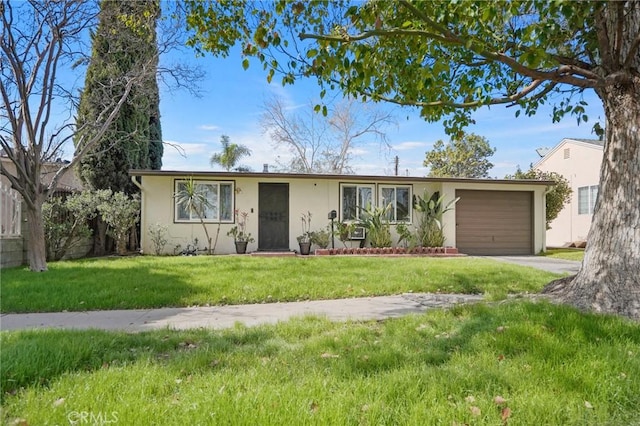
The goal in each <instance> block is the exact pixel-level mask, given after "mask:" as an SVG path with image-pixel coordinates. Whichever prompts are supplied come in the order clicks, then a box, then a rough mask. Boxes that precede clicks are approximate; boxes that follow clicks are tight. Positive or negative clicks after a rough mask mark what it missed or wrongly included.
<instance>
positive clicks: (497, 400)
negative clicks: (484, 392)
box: [493, 395, 507, 405]
mask: <svg viewBox="0 0 640 426" xmlns="http://www.w3.org/2000/svg"><path fill="white" fill-rule="evenodd" d="M493 402H495V403H496V404H498V405H502V404H504V403H505V402H507V400H506V399H504V398H503V397H501V396H500V395H498V396H496V397H495V398H493Z"/></svg>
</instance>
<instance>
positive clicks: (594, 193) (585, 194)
mask: <svg viewBox="0 0 640 426" xmlns="http://www.w3.org/2000/svg"><path fill="white" fill-rule="evenodd" d="M596 198H598V185H592V186H581V187H580V188H578V214H593V208H594V206H595V205H596Z"/></svg>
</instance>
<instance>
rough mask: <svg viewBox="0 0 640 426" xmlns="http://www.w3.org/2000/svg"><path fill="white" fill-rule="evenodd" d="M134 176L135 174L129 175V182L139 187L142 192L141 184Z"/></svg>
mask: <svg viewBox="0 0 640 426" xmlns="http://www.w3.org/2000/svg"><path fill="white" fill-rule="evenodd" d="M136 177H137V176H131V182H133V184H134V185H135V186H137V187H138V188H139V189H140V192H143V189H142V184H141V183H140V182H138V179H136Z"/></svg>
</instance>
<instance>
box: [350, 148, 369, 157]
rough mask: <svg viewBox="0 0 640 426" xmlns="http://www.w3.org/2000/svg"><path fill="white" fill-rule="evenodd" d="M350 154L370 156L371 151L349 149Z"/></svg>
mask: <svg viewBox="0 0 640 426" xmlns="http://www.w3.org/2000/svg"><path fill="white" fill-rule="evenodd" d="M349 154H352V155H365V154H369V151H367V150H366V149H362V148H349Z"/></svg>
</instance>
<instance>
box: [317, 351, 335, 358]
mask: <svg viewBox="0 0 640 426" xmlns="http://www.w3.org/2000/svg"><path fill="white" fill-rule="evenodd" d="M320 358H340V355H335V354H330V353H329V352H325V353H323V354H322V355H320Z"/></svg>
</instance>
